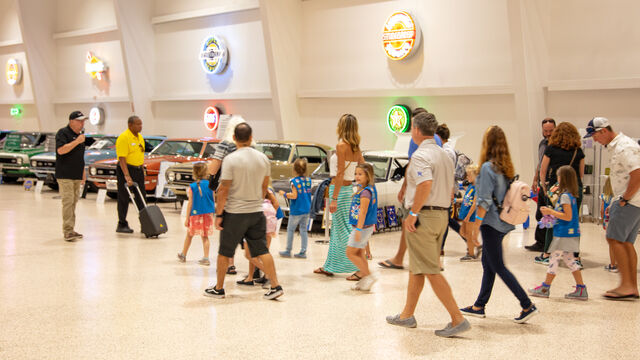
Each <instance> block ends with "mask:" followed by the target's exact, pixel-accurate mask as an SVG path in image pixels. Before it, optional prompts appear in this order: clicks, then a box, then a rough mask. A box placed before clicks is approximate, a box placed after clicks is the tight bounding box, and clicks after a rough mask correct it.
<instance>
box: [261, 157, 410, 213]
mask: <svg viewBox="0 0 640 360" xmlns="http://www.w3.org/2000/svg"><path fill="white" fill-rule="evenodd" d="M363 155H364V160H365V161H366V162H368V163H370V164H371V165H373V170H374V173H375V177H376V189H377V190H378V204H379V205H378V207H379V208H382V207H385V206H391V205H393V206H395V207H396V208H398V207H399V206H400V203H399V202H398V193H399V192H400V188H401V187H402V182H403V181H404V167H405V166H406V165H407V163H408V162H409V158H408V156H407V153H406V152H404V153H402V152H398V151H393V150H381V151H365V152H364V153H363ZM328 178H329V167H328V165H327V163H326V161H325V162H324V163H322V164H320V166H318V168H317V169H316V170H315V171H314V172H313V173H312V175H311V193H312V194H315V193H316V189H317V187H318V186H319V185H320V184H321V183H322V182H323V181H324V180H326V179H328ZM273 188H274V190H275V191H276V192H278V191H279V190H285V191H287V192H289V191H290V185H289V180H278V181H273ZM323 195H324V194H323ZM276 197H277V199H278V202H279V203H280V206H281V207H282V210H283V211H284V213H285V216H288V215H289V200H288V199H285V198H284V197H283V196H281V195H280V194H276ZM314 200H315V199H312V203H315V201H314ZM323 213H324V206H322V210H319V211H316V217H315V219H314V220H315V221H314V222H318V223H319V222H320V221H321V220H322V216H323Z"/></svg>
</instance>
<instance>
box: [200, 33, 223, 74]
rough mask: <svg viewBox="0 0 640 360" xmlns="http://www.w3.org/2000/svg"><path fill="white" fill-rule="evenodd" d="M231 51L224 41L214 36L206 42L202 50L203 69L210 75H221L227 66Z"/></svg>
mask: <svg viewBox="0 0 640 360" xmlns="http://www.w3.org/2000/svg"><path fill="white" fill-rule="evenodd" d="M228 57H229V51H228V50H227V45H226V44H225V42H224V40H222V39H221V38H219V37H217V36H215V35H213V36H210V37H208V38H206V39H205V40H204V42H203V43H202V46H201V48H200V62H201V63H202V68H203V69H204V71H206V72H208V73H209V74H219V73H220V72H222V70H224V68H225V67H226V66H227V59H228Z"/></svg>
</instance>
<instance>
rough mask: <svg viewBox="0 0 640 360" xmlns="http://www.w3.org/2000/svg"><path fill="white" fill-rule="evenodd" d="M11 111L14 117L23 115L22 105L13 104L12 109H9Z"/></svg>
mask: <svg viewBox="0 0 640 360" xmlns="http://www.w3.org/2000/svg"><path fill="white" fill-rule="evenodd" d="M9 113H10V114H11V116H13V117H14V118H19V117H22V105H15V106H12V107H11V109H10V110H9Z"/></svg>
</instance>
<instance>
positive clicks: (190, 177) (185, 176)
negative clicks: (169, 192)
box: [176, 173, 193, 182]
mask: <svg viewBox="0 0 640 360" xmlns="http://www.w3.org/2000/svg"><path fill="white" fill-rule="evenodd" d="M176 181H188V182H192V181H193V175H191V174H181V173H177V174H176Z"/></svg>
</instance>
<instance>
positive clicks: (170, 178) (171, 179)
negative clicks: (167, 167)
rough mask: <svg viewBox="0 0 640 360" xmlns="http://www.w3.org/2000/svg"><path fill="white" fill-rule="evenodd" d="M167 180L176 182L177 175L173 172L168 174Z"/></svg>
mask: <svg viewBox="0 0 640 360" xmlns="http://www.w3.org/2000/svg"><path fill="white" fill-rule="evenodd" d="M167 179H169V181H174V180H175V179H176V174H175V173H174V172H173V171H169V172H168V173H167Z"/></svg>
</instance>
